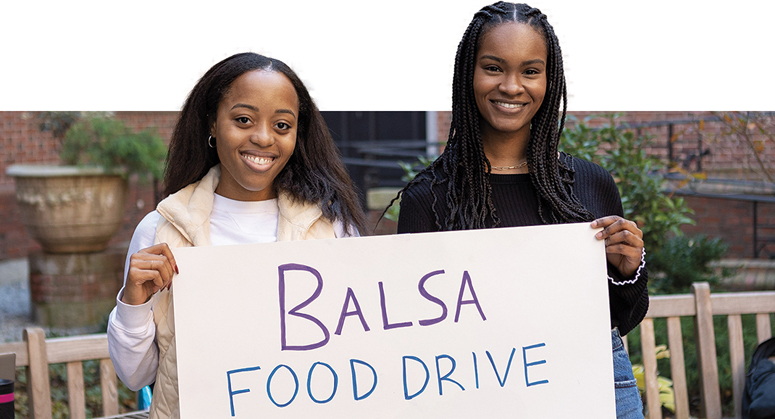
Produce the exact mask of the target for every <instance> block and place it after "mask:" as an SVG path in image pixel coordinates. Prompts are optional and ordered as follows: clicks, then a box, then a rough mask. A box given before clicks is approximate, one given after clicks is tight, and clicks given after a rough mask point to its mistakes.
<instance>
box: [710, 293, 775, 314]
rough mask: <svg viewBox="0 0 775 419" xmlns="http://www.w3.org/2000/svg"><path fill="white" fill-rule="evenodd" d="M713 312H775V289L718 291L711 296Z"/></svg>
mask: <svg viewBox="0 0 775 419" xmlns="http://www.w3.org/2000/svg"><path fill="white" fill-rule="evenodd" d="M710 301H711V305H712V307H713V314H755V313H772V312H775V291H760V292H734V293H718V294H713V295H711V297H710Z"/></svg>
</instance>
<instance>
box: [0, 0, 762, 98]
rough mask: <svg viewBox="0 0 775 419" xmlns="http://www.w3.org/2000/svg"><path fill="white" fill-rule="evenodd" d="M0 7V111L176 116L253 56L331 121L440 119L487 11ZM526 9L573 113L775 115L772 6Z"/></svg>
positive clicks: (348, 5) (188, 5)
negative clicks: (543, 30) (559, 72)
mask: <svg viewBox="0 0 775 419" xmlns="http://www.w3.org/2000/svg"><path fill="white" fill-rule="evenodd" d="M4 3H5V4H3V6H2V16H3V24H2V25H0V39H2V41H0V110H5V111H30V110H112V111H120V110H129V111H162V110H164V111H168V110H179V109H180V107H181V105H182V103H183V101H184V100H185V97H186V95H187V94H188V92H189V91H190V90H191V88H192V87H193V86H194V84H195V83H196V81H197V80H198V78H199V77H201V75H202V74H203V73H204V72H205V71H206V70H207V69H208V68H210V67H211V66H212V65H213V64H215V63H216V62H218V61H220V60H221V59H223V58H225V57H227V56H229V55H231V54H234V53H237V52H243V51H254V52H258V53H261V54H265V55H269V56H272V57H274V58H279V59H281V60H283V61H285V62H286V63H287V64H289V65H290V66H291V67H292V68H293V69H294V70H295V71H296V72H297V73H298V74H299V76H300V77H301V78H302V80H303V81H304V82H305V84H306V85H307V88H308V89H309V90H310V92H311V94H312V96H313V98H314V99H315V100H316V102H317V103H318V106H319V107H320V108H321V109H322V110H332V111H333V110H342V111H356V110H360V111H387V110H420V111H432V110H437V111H441V110H449V109H450V108H451V80H452V66H453V63H454V56H455V50H456V48H457V44H458V42H459V41H460V38H461V37H462V34H463V32H464V30H465V28H466V26H467V25H468V23H469V22H470V20H471V18H472V16H473V14H474V13H475V12H476V11H477V10H479V8H481V7H482V6H483V5H485V4H487V0H485V1H481V0H479V1H472V0H454V1H450V0H445V1H429V0H414V1H412V0H391V1H379V2H377V1H344V0H328V1H312V0H299V1H295V2H291V1H271V2H270V1H265V0H252V1H235V2H214V1H210V2H194V1H189V2H184V1H179V0H175V1H166V2H165V1H133V2H128V1H126V2H122V3H113V2H103V1H100V2H97V1H94V2H91V1H80V0H79V1H68V2H53V1H37V2H24V1H12V0H8V1H5V2H4ZM530 4H531V5H532V6H535V7H539V8H540V9H541V10H542V11H543V12H544V13H546V14H547V15H548V16H549V22H550V23H551V24H552V25H553V26H554V28H555V30H556V32H557V34H558V36H559V38H560V44H561V47H562V48H563V53H564V55H565V69H566V77H567V79H568V84H569V93H570V99H569V108H570V109H571V110H589V111H611V110H616V111H645V110H652V111H653V110H665V111H667V110H676V111H701V110H765V111H772V110H775V67H774V65H775V54H773V53H772V50H773V45H772V44H773V40H775V21H773V19H775V2H771V1H757V0H742V1H737V2H735V4H734V5H732V3H730V2H717V1H705V2H700V1H683V0H673V1H664V0H654V1H648V2H647V1H638V2H623V1H622V2H620V1H607V0H587V1H572V0H541V1H534V2H531V3H530Z"/></svg>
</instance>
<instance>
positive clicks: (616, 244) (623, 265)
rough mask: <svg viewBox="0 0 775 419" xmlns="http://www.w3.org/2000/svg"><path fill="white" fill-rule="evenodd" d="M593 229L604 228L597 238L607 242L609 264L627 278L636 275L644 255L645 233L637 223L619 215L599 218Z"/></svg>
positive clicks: (596, 235)
mask: <svg viewBox="0 0 775 419" xmlns="http://www.w3.org/2000/svg"><path fill="white" fill-rule="evenodd" d="M591 225H592V228H601V227H602V228H603V229H602V230H601V231H599V232H598V233H597V234H595V238H597V239H598V240H605V252H606V256H607V258H608V262H610V263H611V264H612V265H614V266H615V267H616V269H618V270H619V273H621V274H622V275H623V276H625V277H632V276H633V275H635V272H636V271H637V269H638V267H639V266H640V264H641V257H642V254H643V232H642V231H641V230H640V229H639V228H638V225H637V224H635V222H633V221H630V220H626V219H624V218H622V217H619V216H618V215H610V216H607V217H602V218H598V219H597V220H595V221H593V222H592V224H591Z"/></svg>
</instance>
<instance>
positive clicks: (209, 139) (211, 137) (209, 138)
mask: <svg viewBox="0 0 775 419" xmlns="http://www.w3.org/2000/svg"><path fill="white" fill-rule="evenodd" d="M214 139H215V137H213V136H212V135H211V136H209V137H207V145H209V146H210V148H215V146H214V145H213V140H214Z"/></svg>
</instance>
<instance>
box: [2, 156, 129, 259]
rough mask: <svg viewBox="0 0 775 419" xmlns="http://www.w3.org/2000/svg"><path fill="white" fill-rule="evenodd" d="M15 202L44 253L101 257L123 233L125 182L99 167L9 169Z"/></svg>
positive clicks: (12, 167)
mask: <svg viewBox="0 0 775 419" xmlns="http://www.w3.org/2000/svg"><path fill="white" fill-rule="evenodd" d="M6 174H7V175H9V176H13V177H14V178H15V182H16V200H17V203H18V205H19V209H20V211H21V215H22V222H23V223H24V225H25V227H26V228H27V231H28V232H29V234H30V236H32V237H33V238H34V239H35V240H36V241H37V242H38V243H40V245H41V246H42V247H43V251H44V252H46V253H86V252H101V251H103V250H105V249H106V248H107V246H108V242H109V241H110V238H111V237H112V236H113V235H114V234H115V233H116V231H118V229H119V228H120V227H121V222H122V220H123V217H124V210H125V207H126V200H127V195H128V184H127V180H126V179H125V178H123V177H122V176H121V175H119V174H115V173H106V172H105V171H104V170H103V169H102V168H99V167H77V166H52V165H12V166H10V167H8V169H7V170H6Z"/></svg>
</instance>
